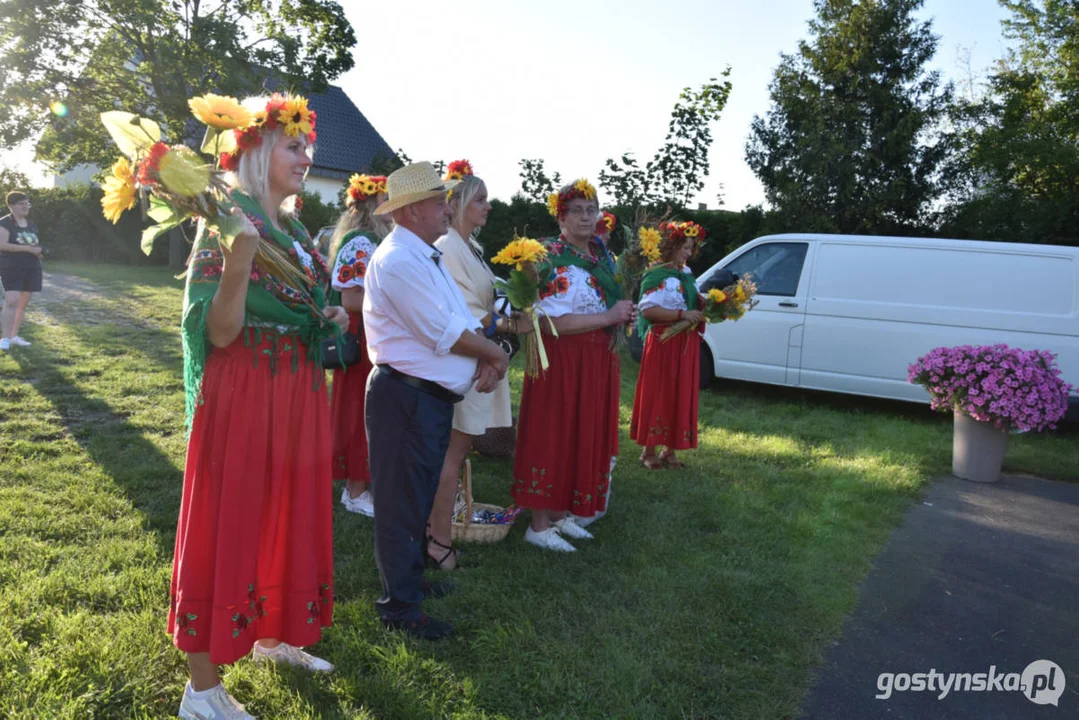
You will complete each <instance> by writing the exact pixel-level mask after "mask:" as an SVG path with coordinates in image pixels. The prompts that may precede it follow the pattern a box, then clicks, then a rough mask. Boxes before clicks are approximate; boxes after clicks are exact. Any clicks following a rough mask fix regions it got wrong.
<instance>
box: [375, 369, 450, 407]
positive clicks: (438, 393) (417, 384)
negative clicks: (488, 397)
mask: <svg viewBox="0 0 1079 720" xmlns="http://www.w3.org/2000/svg"><path fill="white" fill-rule="evenodd" d="M378 369H379V372H382V373H385V374H386V375H389V376H390V377H391V378H393V379H394V380H397V381H398V382H403V383H404V384H405V385H411V386H412V387H414V388H416V389H417V390H422V391H423V392H425V393H427V394H428V395H433V396H434V397H436V398H438V399H439V400H442V401H443V402H448V403H449V404H450V405H456V404H457V403H459V402H461V401H462V400H464V399H465V397H464V395H458V394H457V393H455V392H452V391H450V390H447V389H446V388H444V387H442V386H441V385H439V384H438V383H436V382H432V381H430V380H424V379H423V378H418V377H413V376H412V375H406V374H405V373H403V372H401V371H400V370H394V369H393V368H392V367H390V366H389V365H379V366H378Z"/></svg>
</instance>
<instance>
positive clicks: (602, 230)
mask: <svg viewBox="0 0 1079 720" xmlns="http://www.w3.org/2000/svg"><path fill="white" fill-rule="evenodd" d="M617 222H618V218H616V217H615V216H614V215H612V214H611V213H609V212H607V211H606V210H604V211H603V215H601V216H600V218H599V220H598V221H597V222H596V234H597V235H610V234H611V232H612V231H613V230H614V226H615V224H616V223H617Z"/></svg>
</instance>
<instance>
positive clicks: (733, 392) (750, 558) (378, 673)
mask: <svg viewBox="0 0 1079 720" xmlns="http://www.w3.org/2000/svg"><path fill="white" fill-rule="evenodd" d="M47 269H48V270H49V271H52V272H57V271H59V272H66V273H74V274H77V275H78V276H80V277H81V278H84V279H85V281H84V282H81V283H76V282H71V283H69V284H68V285H67V287H65V289H64V291H63V292H61V293H58V294H53V296H52V298H51V299H48V300H47V301H46V300H45V299H44V298H35V302H34V304H32V305H31V310H32V311H33V312H32V315H31V322H30V323H29V324H28V325H27V326H26V327H25V330H24V332H23V333H22V334H23V336H24V337H26V338H27V339H29V340H31V341H32V342H33V347H32V348H29V349H28V350H25V351H20V352H16V353H12V354H0V717H11V718H127V717H166V716H170V715H174V714H175V711H176V709H177V707H178V704H179V699H180V695H181V692H182V688H183V684H184V682H185V680H186V675H185V669H186V666H185V663H184V660H183V656H182V655H181V654H180V653H179V652H178V651H176V650H175V649H174V648H173V647H172V645H171V641H170V638H169V637H168V636H167V635H166V634H165V619H166V611H167V604H168V582H169V576H170V570H171V559H172V547H173V540H174V534H175V523H176V515H177V511H178V505H179V498H180V490H181V482H182V468H183V462H184V450H185V447H184V434H183V388H182V379H181V354H180V342H179V332H178V322H179V312H180V301H181V293H182V285H181V282H180V281H178V280H174V279H173V278H172V275H171V273H169V272H167V271H164V270H161V269H156V268H149V269H147V268H121V267H105V266H84V265H60V264H56V263H50V265H49V268H47ZM95 288H105V290H106V292H105V293H103V294H102V293H98V292H95ZM636 372H637V367H636V364H635V363H633V362H632V361H628V360H627V361H626V362H625V363H624V365H623V395H622V401H623V405H622V420H623V428H622V429H623V435H622V453H621V457H620V463H619V466H618V468H617V470H616V472H615V480H614V493H613V498H612V507H611V512H610V514H609V516H608V517H607V518H605V519H604V520H602V521H601V522H599V523H597V524H596V525H595V526H593V529H594V531H595V535H596V539H595V540H594V541H592V542H580V543H577V545H578V547H579V552H577V553H574V554H572V555H561V554H554V553H548V552H543V551H540V550H538V549H536V548H533V547H532V546H530V545H526V544H525V543H523V542H522V541H521V535H522V534H523V532H524V521H518V523H517V526H516V527H515V528H514V529H513V531H512V532H511V534H510V536H509V538H508V539H507V540H506V541H505V542H503V543H501V544H498V545H492V546H467V547H466V548H465V549H466V553H465V554H464V555H463V557H462V559H461V564H462V566H463V567H462V569H461V570H460V571H458V572H457V573H455V574H454V579H455V581H456V583H457V592H456V593H454V594H453V595H451V596H450V597H448V598H446V599H443V600H438V601H432V602H429V603H427V609H428V611H429V612H431V614H432V615H434V616H435V617H438V618H440V619H445V620H449V621H451V622H453V623H454V624H455V625H456V626H457V635H456V637H455V638H453V639H451V640H449V641H446V642H442V643H434V644H425V643H422V642H418V641H413V640H409V639H405V638H404V637H403V636H402V635H400V634H396V633H389V632H386V631H384V630H383V629H382V628H381V626H380V625H379V624H378V622H377V618H376V615H375V612H374V607H373V603H374V600H375V599H376V597H377V595H378V589H379V583H378V576H377V572H376V569H375V562H374V557H373V540H372V525H371V522H370V520H367V519H366V518H363V517H360V516H356V515H350V514H347V513H345V512H344V511H343V510H342V509H341V507H340V505H338V504H336V502H335V505H334V507H335V510H334V522H335V527H334V538H335V558H336V591H337V599H338V604H337V609H336V613H335V618H334V620H335V624H334V626H333V627H332V628H330V629H329V630H328V631H327V632H326V633H325V635H324V640H323V641H322V642H321V643H320V644H319V645H318V646H316V648H315V652H316V653H317V654H319V655H321V656H324V657H326V658H328V659H329V660H331V661H332V662H333V663H335V664H336V665H337V667H338V672H336V673H334V674H332V675H329V676H317V677H315V676H310V675H306V674H304V673H301V672H298V671H295V672H294V671H279V670H275V669H271V668H264V667H256V666H255V665H253V664H252V663H251V662H250V661H249V660H242V661H240V662H239V663H237V664H236V665H234V666H232V667H231V668H229V669H228V670H227V671H226V675H225V683H226V686H227V687H228V688H229V690H230V691H231V692H232V693H233V694H234V695H235V696H237V697H238V698H239V699H240V701H241V702H244V703H245V704H246V705H247V707H248V710H249V711H250V712H252V713H253V714H255V715H257V716H260V717H262V718H306V717H312V718H313V717H321V718H336V717H342V718H345V717H347V718H409V719H411V718H442V717H455V718H457V717H460V718H465V717H492V718H494V717H499V718H503V717H504V718H536V717H550V718H570V717H582V718H583V717H592V718H600V717H618V718H628V717H642V718H705V717H707V718H790V717H796V716H797V714H798V708H799V705H800V702H801V699H802V696H803V694H804V693H805V692H806V690H807V689H808V687H809V686H810V683H811V682H812V674H813V671H814V668H815V666H816V663H817V660H818V658H819V656H820V653H821V652H822V651H823V649H824V648H825V646H826V645H827V644H828V643H829V642H831V641H832V640H833V639H835V638H836V636H837V634H838V632H839V629H840V626H841V623H842V620H843V617H844V614H845V613H846V612H848V611H849V610H850V609H851V608H852V606H853V604H854V602H855V599H856V591H857V584H858V582H859V581H860V580H861V578H862V577H863V576H864V575H865V573H866V571H867V570H868V568H869V565H870V563H871V561H872V560H873V557H874V556H875V555H876V553H877V552H878V550H879V549H880V547H881V545H882V544H883V543H884V542H885V541H886V540H887V538H888V535H889V533H890V531H891V530H892V529H893V528H894V527H895V526H896V524H897V523H898V522H899V521H900V520H901V518H902V515H903V513H904V511H905V510H906V509H907V508H908V507H909V506H910V505H911V503H912V501H913V500H914V499H915V498H917V497H918V494H919V491H920V489H921V488H922V486H923V485H924V484H925V483H926V481H927V480H929V479H931V478H932V477H934V476H937V475H940V474H944V473H946V472H947V471H948V469H949V463H950V452H951V428H950V421H949V419H948V418H946V417H943V416H936V415H932V414H931V413H930V412H929V411H928V409H927V408H925V407H920V406H908V405H899V404H892V403H878V402H869V401H866V400H863V399H856V398H835V397H832V396H828V395H821V394H811V393H802V392H797V391H791V390H785V389H777V388H762V387H755V386H750V385H730V384H720V385H719V386H717V387H716V388H714V389H713V390H710V391H708V392H706V393H705V394H704V395H703V396H702V398H701V407H700V422H701V433H700V443H701V447H700V448H699V449H698V450H696V451H694V452H690V453H686V454H684V455H682V458H683V460H685V461H687V462H688V463H690V464H691V469H689V470H688V471H685V472H682V473H676V472H673V471H666V472H647V471H645V470H643V469H642V468H639V467H638V466H637V463H636V458H637V456H638V454H639V449H638V448H637V447H636V446H634V445H632V444H631V443H630V442H629V441H628V440H627V438H626V430H627V427H628V422H629V414H630V410H631V405H630V404H631V402H632V392H633V385H634V382H635V379H636ZM519 380H520V376H519V372H518V373H517V376H516V378H515V381H516V382H518V383H519ZM1077 461H1079V446H1077V444H1076V443H1075V441H1074V437H1068V436H1063V435H1057V436H1044V435H1043V436H1018V437H1014V438H1013V439H1012V441H1011V445H1010V448H1009V453H1008V459H1007V469H1008V470H1010V471H1014V472H1029V473H1034V474H1038V475H1042V476H1046V477H1050V478H1057V479H1063V480H1076V479H1079V462H1077ZM473 463H474V467H475V470H476V484H477V493H476V494H477V497H478V499H480V500H483V501H489V502H497V503H502V504H507V503H508V502H509V501H510V495H509V492H510V470H511V467H510V464H509V463H508V462H505V461H493V460H488V459H483V458H474V459H473ZM338 492H339V490H338ZM336 497H337V493H335V494H334V498H335V500H336Z"/></svg>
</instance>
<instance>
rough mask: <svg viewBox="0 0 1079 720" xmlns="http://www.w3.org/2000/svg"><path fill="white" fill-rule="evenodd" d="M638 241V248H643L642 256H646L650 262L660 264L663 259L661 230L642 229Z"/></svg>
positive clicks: (638, 233) (638, 234)
mask: <svg viewBox="0 0 1079 720" xmlns="http://www.w3.org/2000/svg"><path fill="white" fill-rule="evenodd" d="M637 240H638V246H639V247H640V248H641V255H644V257H645V258H647V259H648V261H649V262H658V261H659V259H660V257H661V256H660V252H659V244H660V242H661V240H662V236H661V235H660V234H659V230H656V229H655V228H650V227H642V228H641V229H640V230H638V231H637Z"/></svg>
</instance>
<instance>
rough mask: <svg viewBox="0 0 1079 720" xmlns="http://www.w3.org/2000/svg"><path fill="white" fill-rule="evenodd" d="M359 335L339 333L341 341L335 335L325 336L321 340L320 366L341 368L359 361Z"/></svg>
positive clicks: (361, 351) (360, 337)
mask: <svg viewBox="0 0 1079 720" xmlns="http://www.w3.org/2000/svg"><path fill="white" fill-rule="evenodd" d="M362 338H363V335H362V334H361V335H360V336H356V335H353V334H352V333H350V332H346V333H342V334H341V342H338V341H337V338H336V337H331V338H326V339H325V340H323V341H322V367H323V368H325V369H326V370H342V369H344V368H347V367H352V366H353V365H355V364H357V363H358V362H360V357H361V356H362V355H363V348H361V347H360V342H361V339H362Z"/></svg>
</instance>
